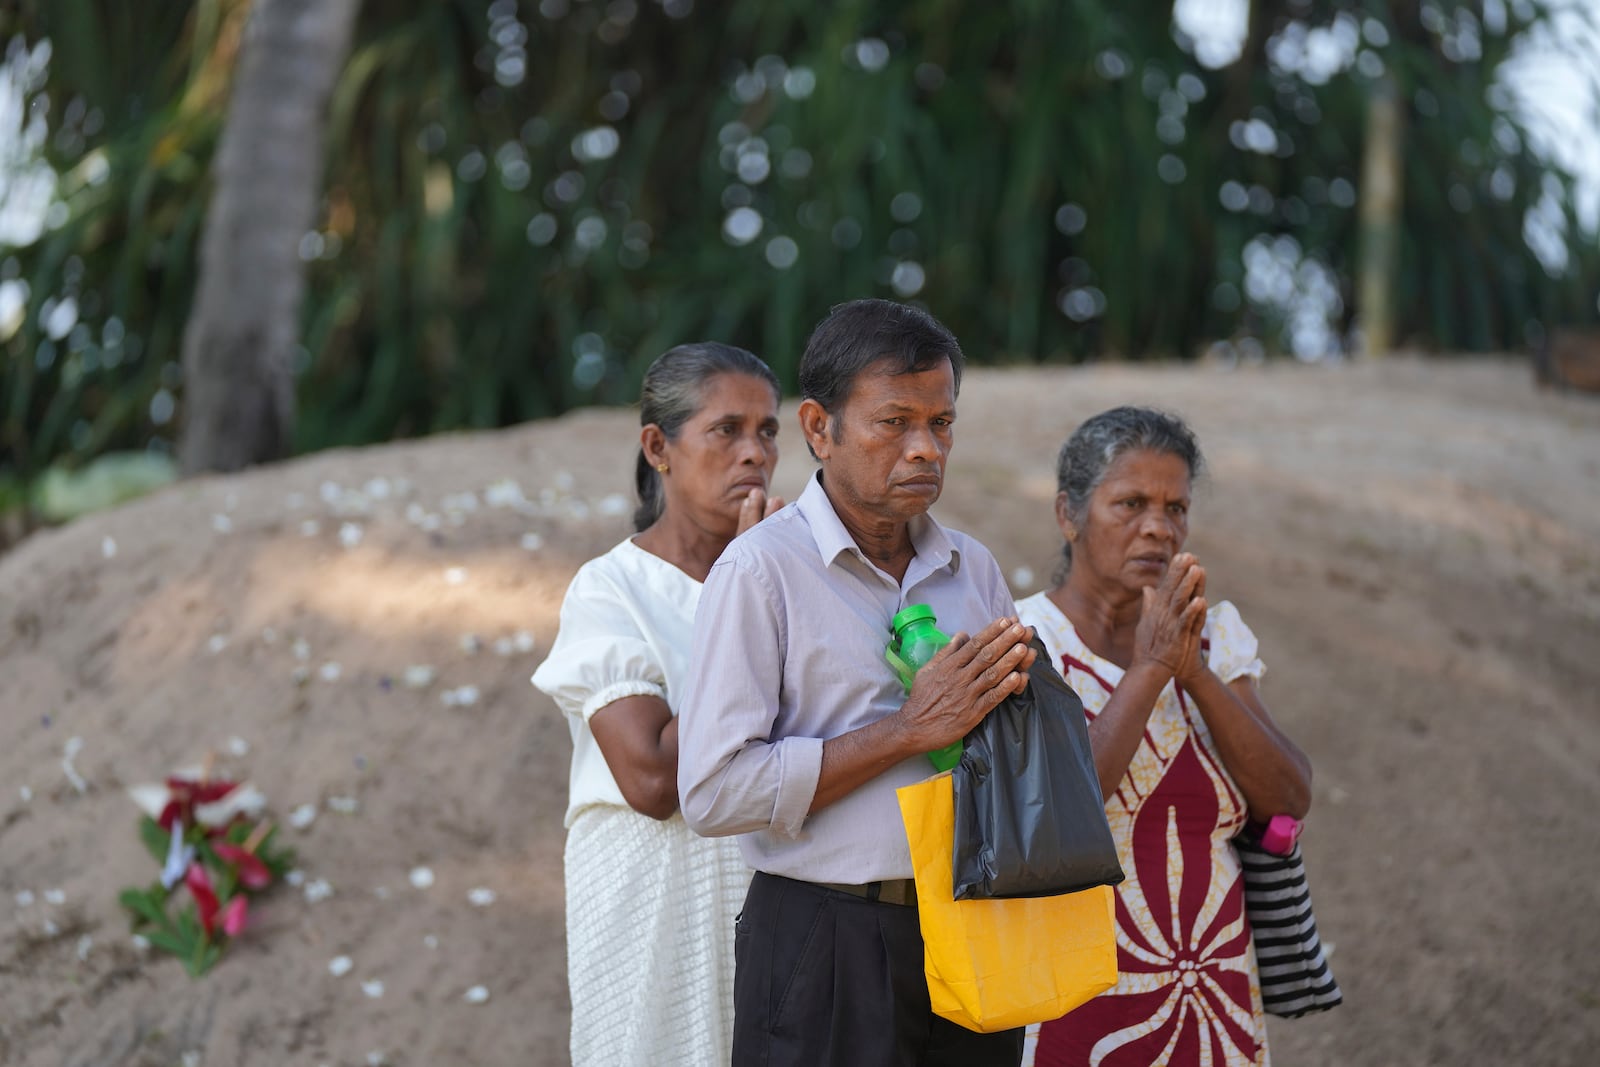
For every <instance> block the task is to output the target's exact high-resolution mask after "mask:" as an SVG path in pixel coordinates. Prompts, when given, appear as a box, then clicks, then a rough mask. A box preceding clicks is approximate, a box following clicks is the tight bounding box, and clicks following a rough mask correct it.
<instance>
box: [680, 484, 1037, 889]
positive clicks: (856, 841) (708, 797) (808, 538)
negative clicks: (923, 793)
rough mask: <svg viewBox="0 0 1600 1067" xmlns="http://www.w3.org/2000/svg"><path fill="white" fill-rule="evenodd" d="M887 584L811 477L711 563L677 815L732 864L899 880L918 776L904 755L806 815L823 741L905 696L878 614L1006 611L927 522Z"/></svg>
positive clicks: (1008, 601) (826, 878) (972, 619)
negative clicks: (720, 841) (908, 794)
mask: <svg viewBox="0 0 1600 1067" xmlns="http://www.w3.org/2000/svg"><path fill="white" fill-rule="evenodd" d="M910 532H911V539H912V545H913V547H914V549H915V551H916V554H915V556H914V557H913V558H912V560H911V564H910V566H909V567H908V568H907V569H906V575H905V579H904V581H901V582H896V581H895V580H894V579H893V578H892V577H890V576H889V575H888V574H887V573H885V572H884V571H882V570H880V569H879V568H878V567H877V566H875V565H874V564H873V563H872V562H871V561H869V560H868V559H867V557H866V556H865V555H864V554H863V553H862V552H861V550H860V548H859V547H858V546H857V545H856V543H855V540H854V539H853V538H852V537H851V536H850V533H849V531H848V530H846V529H845V527H844V524H843V523H842V522H840V521H839V516H838V515H837V513H835V511H834V510H833V505H832V503H831V502H830V501H829V500H828V497H827V494H826V493H824V492H823V489H822V481H821V474H820V473H819V474H817V475H814V476H813V477H812V479H811V482H810V483H809V484H808V485H807V486H806V489H805V492H803V493H802V494H801V495H800V499H799V500H797V501H796V502H795V504H794V505H793V506H791V507H787V508H784V509H783V510H781V511H779V512H778V513H777V514H775V515H773V516H771V517H770V518H768V519H766V520H765V521H764V522H762V523H761V524H760V525H758V526H756V527H755V528H754V529H752V530H750V531H749V532H747V533H745V534H743V535H742V536H740V537H737V538H735V539H734V540H733V542H732V543H731V544H730V545H729V546H728V548H727V549H726V551H724V552H723V553H722V558H721V559H719V560H718V561H717V562H716V565H715V566H713V567H712V568H711V573H710V575H708V576H707V578H706V581H705V586H704V588H703V590H702V591H701V595H700V606H699V610H698V611H697V612H696V615H695V628H694V645H693V650H692V652H691V654H690V667H689V673H688V682H687V689H686V691H685V692H684V694H683V697H682V699H681V700H680V701H678V702H677V707H678V793H679V797H680V799H681V804H682V811H683V817H684V818H685V819H686V820H687V821H688V823H689V825H690V826H691V827H692V828H693V829H694V830H695V831H696V832H698V833H701V834H705V835H708V836H723V835H727V834H740V835H742V836H741V837H740V839H739V845H740V848H741V850H742V851H743V854H744V858H745V862H747V863H748V864H749V865H750V866H751V867H753V868H755V869H756V870H759V871H766V872H768V873H770V874H779V875H784V876H786V877H790V878H798V879H801V880H804V881H809V882H845V883H862V882H870V881H876V880H880V879H889V878H909V877H911V857H910V853H909V851H908V850H907V847H906V836H905V828H904V826H903V824H902V823H901V820H900V807H899V802H898V801H897V800H896V798H895V790H896V789H898V788H899V787H901V786H904V785H909V784H911V783H913V782H917V781H920V780H922V779H923V778H926V777H927V776H928V775H930V774H932V773H933V766H932V764H930V763H929V762H928V759H927V757H926V756H920V755H919V756H915V757H913V758H911V759H907V760H905V761H903V762H901V763H899V764H897V765H895V766H893V767H891V768H889V769H888V770H886V771H885V772H883V773H882V774H880V775H879V776H878V777H876V778H873V779H872V780H870V781H868V782H866V783H865V784H863V785H861V786H860V787H858V788H857V789H856V790H855V791H854V792H852V793H850V794H849V795H848V796H845V797H844V798H842V799H840V800H838V801H836V802H835V803H833V804H830V805H829V806H828V807H826V808H824V809H822V810H821V811H819V812H817V813H816V814H815V815H810V816H808V815H807V814H806V812H807V810H808V809H809V808H810V807H811V801H812V798H813V797H814V795H815V794H816V788H817V777H818V774H819V773H820V771H821V768H822V743H823V741H825V740H827V739H828V738H833V737H838V736H839V735H841V734H845V733H848V732H849V731H851V730H854V729H857V728H859V727H862V726H866V725H867V724H869V723H872V722H876V721H877V720H879V719H881V718H883V717H884V716H886V715H890V714H893V713H894V712H896V711H898V710H899V709H900V706H901V705H902V704H903V703H904V702H905V691H904V690H903V689H902V688H901V686H900V683H899V681H898V680H897V679H896V678H895V675H894V672H893V671H892V670H891V669H890V668H889V664H888V663H887V662H886V661H885V660H884V657H883V651H884V648H885V646H886V645H887V644H888V641H889V636H890V632H889V623H890V620H891V619H892V618H893V617H894V614H895V613H896V612H897V611H899V610H900V609H901V608H904V607H906V606H907V605H910V604H928V605H930V606H931V607H932V608H933V610H934V612H935V613H936V615H937V616H938V625H939V628H940V629H941V630H943V631H944V632H945V633H947V634H954V633H956V632H958V631H961V632H965V633H968V634H972V633H976V632H977V631H979V630H981V629H982V628H983V627H985V626H987V625H988V624H989V623H991V622H993V621H994V620H995V619H997V618H1000V617H1001V616H1003V615H1015V614H1016V605H1015V604H1014V602H1013V600H1012V597H1011V592H1010V590H1009V589H1008V588H1007V586H1006V581H1005V577H1004V575H1002V574H1001V572H1000V566H999V564H997V563H996V562H995V560H994V557H993V556H992V555H991V554H990V553H989V551H988V549H986V548H984V547H983V546H982V545H981V544H979V543H978V542H977V541H976V540H974V539H973V538H971V537H968V536H966V535H965V534H962V533H959V532H956V531H954V530H946V529H945V528H944V527H942V526H940V525H939V524H938V523H937V522H935V521H934V520H933V518H932V517H931V516H926V515H924V516H920V517H919V518H917V519H915V520H913V521H912V523H911V525H910Z"/></svg>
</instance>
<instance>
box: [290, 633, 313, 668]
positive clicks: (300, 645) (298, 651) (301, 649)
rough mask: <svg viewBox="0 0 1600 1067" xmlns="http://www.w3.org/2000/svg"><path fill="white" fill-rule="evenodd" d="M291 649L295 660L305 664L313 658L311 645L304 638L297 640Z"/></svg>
mask: <svg viewBox="0 0 1600 1067" xmlns="http://www.w3.org/2000/svg"><path fill="white" fill-rule="evenodd" d="M290 648H291V651H293V652H294V658H295V659H297V660H300V661H302V662H304V661H305V660H308V659H310V658H311V645H310V643H309V642H307V641H306V639H305V638H303V637H297V638H295V639H294V644H293V645H292V646H290Z"/></svg>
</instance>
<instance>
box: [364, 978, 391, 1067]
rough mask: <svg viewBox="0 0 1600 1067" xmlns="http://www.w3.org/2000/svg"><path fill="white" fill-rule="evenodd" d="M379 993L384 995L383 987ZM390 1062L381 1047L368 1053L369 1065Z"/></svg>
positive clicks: (373, 1066) (374, 1065) (378, 1066)
mask: <svg viewBox="0 0 1600 1067" xmlns="http://www.w3.org/2000/svg"><path fill="white" fill-rule="evenodd" d="M382 984H383V983H381V982H380V983H379V985H380V986H381V985H382ZM378 995H379V996H382V995H383V990H382V989H380V990H379V991H378ZM388 1062H389V1060H388V1058H387V1057H386V1056H384V1054H383V1052H382V1051H381V1050H379V1049H373V1050H372V1051H371V1052H369V1053H367V1067H384V1064H386V1063H388Z"/></svg>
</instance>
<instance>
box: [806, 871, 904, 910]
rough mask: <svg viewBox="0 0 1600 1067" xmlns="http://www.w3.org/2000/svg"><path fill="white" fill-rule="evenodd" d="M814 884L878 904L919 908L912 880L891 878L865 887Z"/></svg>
mask: <svg viewBox="0 0 1600 1067" xmlns="http://www.w3.org/2000/svg"><path fill="white" fill-rule="evenodd" d="M812 884H813V885H819V886H821V887H822V888H823V889H833V890H836V891H838V892H840V893H848V894H850V895H851V896H853V897H860V898H861V899H862V900H870V901H873V902H875V903H878V904H899V905H901V906H903V907H911V908H914V907H916V906H917V883H916V882H914V881H912V880H911V879H910V878H891V879H889V880H887V881H883V882H867V883H866V884H865V885H841V884H839V883H837V882H814V883H812Z"/></svg>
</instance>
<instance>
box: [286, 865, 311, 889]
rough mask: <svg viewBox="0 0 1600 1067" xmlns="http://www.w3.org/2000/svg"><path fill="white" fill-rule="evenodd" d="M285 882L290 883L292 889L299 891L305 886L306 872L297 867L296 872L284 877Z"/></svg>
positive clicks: (293, 871)
mask: <svg viewBox="0 0 1600 1067" xmlns="http://www.w3.org/2000/svg"><path fill="white" fill-rule="evenodd" d="M283 880H284V881H285V882H288V883H289V885H290V887H291V888H294V889H299V888H300V887H301V886H302V885H305V882H306V872H305V871H302V870H301V869H300V868H299V867H296V868H295V869H294V870H292V871H290V872H289V873H288V874H286V875H284V876H283Z"/></svg>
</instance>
